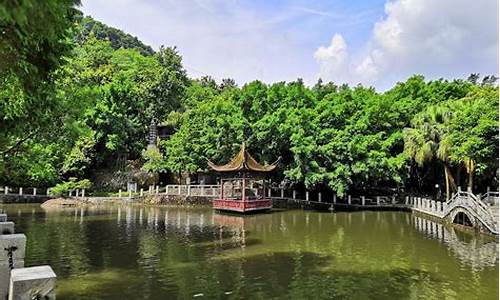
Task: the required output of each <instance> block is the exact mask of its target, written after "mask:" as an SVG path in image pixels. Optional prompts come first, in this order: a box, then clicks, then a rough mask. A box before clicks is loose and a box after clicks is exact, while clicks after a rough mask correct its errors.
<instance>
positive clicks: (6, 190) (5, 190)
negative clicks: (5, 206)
mask: <svg viewBox="0 0 500 300" xmlns="http://www.w3.org/2000/svg"><path fill="white" fill-rule="evenodd" d="M3 193H4V194H5V195H7V194H8V193H9V187H8V186H5V187H4V188H3Z"/></svg>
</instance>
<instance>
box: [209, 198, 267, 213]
mask: <svg viewBox="0 0 500 300" xmlns="http://www.w3.org/2000/svg"><path fill="white" fill-rule="evenodd" d="M213 208H215V209H225V210H233V211H241V212H243V211H251V210H258V209H269V208H272V201H271V200H269V199H264V200H251V201H241V200H221V199H217V200H214V201H213Z"/></svg>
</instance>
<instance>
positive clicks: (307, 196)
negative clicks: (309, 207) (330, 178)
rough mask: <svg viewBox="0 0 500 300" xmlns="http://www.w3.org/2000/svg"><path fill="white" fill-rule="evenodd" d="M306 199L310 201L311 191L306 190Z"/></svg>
mask: <svg viewBox="0 0 500 300" xmlns="http://www.w3.org/2000/svg"><path fill="white" fill-rule="evenodd" d="M306 201H307V202H309V191H306Z"/></svg>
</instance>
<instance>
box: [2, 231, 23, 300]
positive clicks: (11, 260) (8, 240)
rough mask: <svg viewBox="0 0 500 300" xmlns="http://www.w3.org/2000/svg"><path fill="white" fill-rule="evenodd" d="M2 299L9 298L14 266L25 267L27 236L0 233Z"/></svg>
mask: <svg viewBox="0 0 500 300" xmlns="http://www.w3.org/2000/svg"><path fill="white" fill-rule="evenodd" d="M0 249H1V251H0V299H7V292H8V290H9V282H10V274H11V269H12V268H22V267H24V255H25V250H26V236H25V235H24V234H6V235H0Z"/></svg>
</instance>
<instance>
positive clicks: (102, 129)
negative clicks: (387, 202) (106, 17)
mask: <svg viewBox="0 0 500 300" xmlns="http://www.w3.org/2000/svg"><path fill="white" fill-rule="evenodd" d="M17 2H19V3H17V4H16V5H14V4H12V5H10V4H9V2H7V3H6V4H1V5H0V27H1V30H0V36H1V38H0V184H8V185H11V186H53V185H55V184H57V183H60V182H64V181H67V180H69V178H78V179H85V178H93V177H94V174H95V173H96V172H98V171H99V170H105V169H122V168H124V166H125V165H127V162H130V161H134V162H136V163H137V164H139V166H142V170H143V171H144V172H149V173H152V174H154V173H158V172H170V173H173V174H186V173H191V174H195V173H198V172H204V171H206V170H207V164H206V159H207V158H208V159H210V160H212V161H214V162H217V163H223V162H226V161H227V160H229V159H230V158H231V156H232V155H233V154H234V153H235V152H236V151H237V150H238V149H239V147H240V144H241V143H242V142H243V141H245V142H246V143H247V145H248V148H249V151H250V152H251V153H253V154H254V156H255V157H256V158H257V159H258V160H259V161H261V162H268V163H269V162H272V161H274V160H275V159H276V158H278V157H281V158H282V160H281V163H280V166H279V171H277V172H276V173H275V174H273V177H274V178H273V179H274V180H275V181H276V182H284V183H287V184H290V185H300V186H305V187H307V188H310V189H332V190H333V191H335V192H336V193H337V194H338V195H344V194H345V193H346V192H347V191H348V190H361V189H371V188H374V187H390V188H404V189H406V190H413V191H419V192H422V191H423V192H434V191H435V189H436V188H435V184H439V186H440V188H442V189H443V193H451V192H453V191H454V190H456V189H457V187H458V186H462V187H465V186H470V187H471V188H473V189H474V190H484V189H485V187H486V186H488V185H491V186H496V185H498V175H499V174H498V142H499V141H498V84H497V78H496V77H495V76H485V77H480V75H479V74H474V73H473V74H471V75H470V76H469V77H468V78H464V79H455V80H445V79H439V80H431V81H427V80H425V78H424V77H423V76H420V75H414V76H412V77H410V78H408V79H407V80H406V81H405V82H400V83H397V84H396V85H395V86H394V87H393V88H391V89H390V90H387V91H384V92H377V91H376V90H375V89H374V88H372V87H365V86H361V85H358V86H348V85H345V84H340V83H339V84H337V83H333V82H322V81H321V80H319V81H318V82H317V83H316V84H315V85H314V86H311V87H309V86H307V85H305V84H304V83H303V82H302V80H301V79H297V80H296V81H294V82H278V83H273V84H265V83H263V82H260V81H258V80H256V81H253V82H250V83H246V84H244V85H243V86H241V87H238V86H237V85H236V84H235V81H234V80H232V79H224V80H223V81H222V82H220V83H217V82H216V81H215V80H213V79H212V78H210V77H204V78H201V79H191V78H189V77H188V76H187V73H186V71H185V69H184V67H183V65H182V57H181V54H180V53H179V52H178V51H177V49H176V48H175V47H161V48H160V49H159V50H158V51H153V49H152V48H151V47H149V46H147V45H144V44H143V43H142V42H140V41H139V40H138V39H137V38H135V37H132V36H130V35H128V34H126V33H124V32H122V31H121V30H118V29H115V28H111V27H108V26H106V25H105V24H102V23H100V22H98V21H95V20H93V19H92V18H90V17H83V16H82V14H81V13H80V12H79V11H78V10H77V9H76V6H75V5H77V4H78V1H75V0H66V1H35V0H23V1H17ZM242 59H244V58H242ZM473 71H474V70H471V72H473ZM152 120H153V121H154V122H155V123H158V124H168V125H169V126H171V128H173V129H174V131H175V132H174V133H173V134H172V135H171V136H170V137H169V138H168V139H163V140H161V141H159V143H158V148H150V149H149V150H145V149H146V144H147V138H146V137H147V133H148V128H149V125H150V124H151V122H152Z"/></svg>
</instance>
